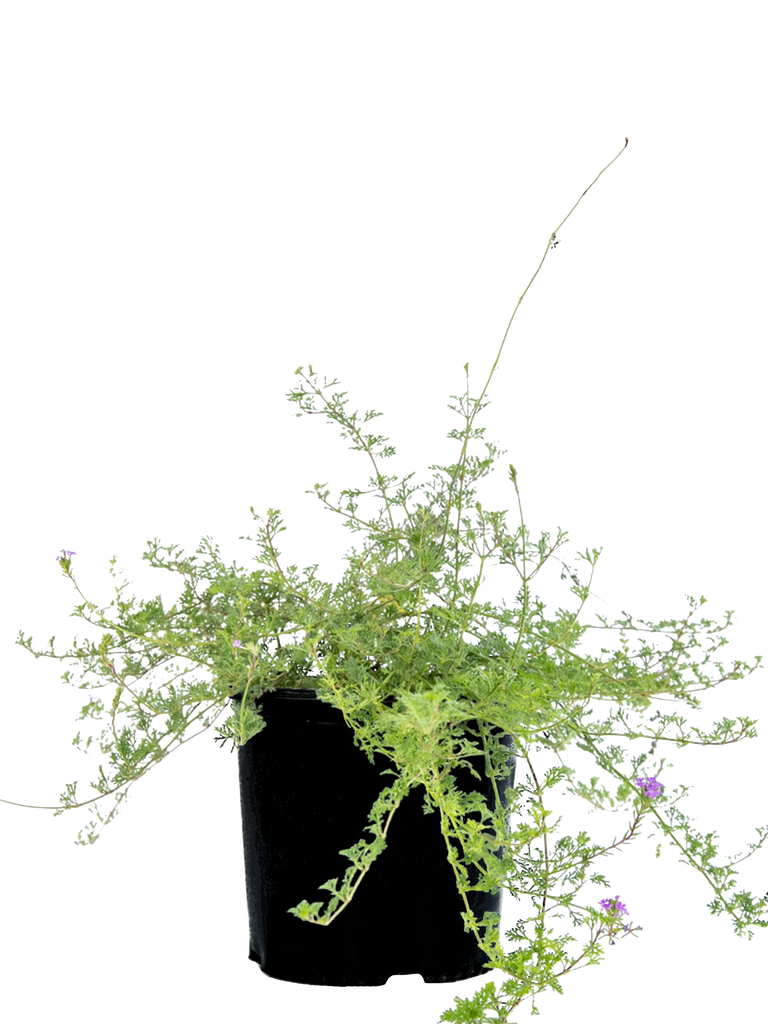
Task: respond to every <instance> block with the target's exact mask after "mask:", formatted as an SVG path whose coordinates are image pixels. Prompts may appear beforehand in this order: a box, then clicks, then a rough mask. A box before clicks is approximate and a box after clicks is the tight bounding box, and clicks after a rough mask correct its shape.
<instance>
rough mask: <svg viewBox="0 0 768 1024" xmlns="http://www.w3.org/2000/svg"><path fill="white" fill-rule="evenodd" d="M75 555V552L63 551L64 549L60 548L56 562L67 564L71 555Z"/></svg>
mask: <svg viewBox="0 0 768 1024" xmlns="http://www.w3.org/2000/svg"><path fill="white" fill-rule="evenodd" d="M76 554H77V552H76V551H65V550H64V548H62V549H61V554H60V555H56V561H57V562H68V561H69V560H70V558H71V557H72V555H76Z"/></svg>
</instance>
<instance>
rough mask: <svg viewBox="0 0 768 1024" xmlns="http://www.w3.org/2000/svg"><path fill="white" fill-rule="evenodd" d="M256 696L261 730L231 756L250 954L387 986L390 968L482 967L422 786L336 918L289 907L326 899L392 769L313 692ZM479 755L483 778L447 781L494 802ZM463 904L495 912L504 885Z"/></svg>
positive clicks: (340, 981) (465, 974) (318, 978)
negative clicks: (313, 917) (307, 916)
mask: <svg viewBox="0 0 768 1024" xmlns="http://www.w3.org/2000/svg"><path fill="white" fill-rule="evenodd" d="M260 706H261V711H262V714H263V716H264V718H265V719H266V721H267V727H266V728H265V729H263V730H262V732H260V733H258V734H257V735H256V736H254V737H253V738H252V739H251V740H249V742H248V743H246V744H245V746H243V747H241V748H240V750H239V754H238V756H239V768H240V798H241V805H242V812H243V842H244V848H245V878H246V889H247V896H248V916H249V925H250V953H249V957H250V959H251V960H255V961H256V963H258V964H259V965H260V966H261V969H262V971H263V972H264V973H265V974H267V975H269V976H270V977H272V978H279V979H281V980H283V981H293V982H301V983H304V984H309V985H383V984H385V983H386V981H387V979H388V978H389V977H391V976H392V975H393V974H421V975H422V977H423V978H424V981H426V982H447V981H461V980H463V979H465V978H473V977H476V976H477V975H480V974H484V973H486V972H487V969H486V968H484V967H483V963H484V961H485V956H484V954H483V953H482V951H481V950H480V949H479V947H478V945H477V942H476V939H475V937H474V935H473V934H472V933H470V932H466V931H464V924H463V921H462V919H461V916H460V914H461V911H462V910H463V909H464V905H463V903H462V900H461V897H460V896H459V893H458V891H457V889H456V883H455V879H454V874H453V870H452V869H451V867H450V865H449V864H448V861H447V859H446V848H445V840H444V838H443V836H442V833H441V831H440V815H439V812H438V811H434V812H432V813H430V814H425V813H424V811H423V805H424V789H423V787H421V786H419V787H417V788H416V789H414V790H412V791H411V792H410V793H409V794H408V795H407V797H406V798H405V799H404V800H403V802H402V804H401V805H400V807H399V808H398V809H397V811H396V812H395V815H394V817H393V819H392V823H391V825H390V828H389V833H388V840H387V848H386V849H385V850H384V851H383V853H381V854H380V856H379V857H378V858H377V860H376V861H375V862H374V863H373V865H372V866H371V869H370V871H369V872H368V874H367V875H366V877H365V878H364V879H363V881H362V884H361V886H360V888H359V889H358V891H357V892H356V894H355V896H354V898H353V899H352V901H351V903H350V904H349V905H348V906H347V907H346V908H345V909H344V910H343V911H342V913H341V914H340V915H339V917H338V918H336V919H335V920H334V921H332V922H331V923H330V924H329V925H316V924H310V923H308V922H306V921H301V920H299V919H298V918H297V917H296V916H295V915H293V914H289V913H287V910H288V908H289V907H293V906H296V904H297V903H299V901H300V900H302V899H306V900H308V901H309V902H310V903H312V902H314V901H316V900H322V902H323V903H324V904H325V903H326V902H327V900H328V899H329V898H330V894H329V893H328V892H327V891H326V890H318V889H317V887H318V885H320V884H322V883H323V882H325V881H326V880H327V879H329V878H337V877H341V876H343V874H344V871H345V870H346V868H347V867H348V865H349V861H348V860H346V859H345V858H343V857H341V856H340V855H339V850H342V849H345V848H347V847H349V846H352V845H354V844H355V843H356V842H357V841H358V840H359V839H361V838H362V836H363V834H364V833H363V829H364V827H365V825H366V824H367V817H368V812H369V811H370V808H371V806H372V804H373V802H374V800H375V799H376V797H377V796H378V795H379V793H380V791H381V790H382V789H383V787H384V786H385V785H389V784H390V780H391V779H392V778H393V776H386V775H385V776H382V775H380V772H381V771H382V769H384V768H387V767H391V764H390V762H388V761H387V759H386V758H378V757H377V760H376V763H375V764H374V765H372V764H371V763H370V761H369V760H368V759H367V757H366V756H365V754H363V753H362V751H361V750H360V749H359V748H358V747H356V746H355V745H354V740H353V733H352V730H351V729H350V728H349V727H348V726H347V725H346V723H345V722H344V719H343V717H342V715H341V712H339V711H338V710H337V709H336V708H333V707H331V706H330V705H328V704H325V703H323V702H322V701H319V700H318V699H317V698H316V697H315V695H314V692H313V691H312V690H289V689H285V690H277V691H274V692H272V693H269V694H266V695H265V696H264V697H263V698H262V701H261V705H260ZM510 745H511V741H510ZM476 761H477V763H476V765H475V767H476V769H477V770H478V772H479V773H480V774H481V776H482V782H480V781H478V780H477V779H476V778H474V777H473V776H472V774H471V773H470V772H469V771H468V770H467V769H460V770H459V771H458V772H457V773H456V782H457V785H458V786H459V787H460V788H461V789H462V790H463V791H464V792H470V791H471V790H474V789H476V790H479V791H480V792H483V793H484V794H485V796H486V798H487V799H490V798H491V797H492V789H491V787H490V782H489V781H488V780H487V779H485V776H484V774H483V760H482V758H477V759H476ZM513 782H514V757H513V756H512V754H511V751H510V775H509V785H512V784H513ZM368 835H369V834H368ZM470 906H471V908H472V910H473V911H474V913H475V914H476V915H477V917H478V919H479V920H480V919H482V916H483V914H484V913H485V911H486V910H491V911H496V912H500V909H501V894H500V893H498V892H497V893H484V892H473V893H471V894H470Z"/></svg>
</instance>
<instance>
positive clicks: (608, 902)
mask: <svg viewBox="0 0 768 1024" xmlns="http://www.w3.org/2000/svg"><path fill="white" fill-rule="evenodd" d="M600 906H601V907H602V908H603V910H605V911H606V913H608V914H613V915H614V916H615V917H619V916H620V915H621V914H626V913H628V911H627V908H626V907H625V906H624V904H623V903H622V902H621V901H620V900H619V897H618V896H614V898H613V899H605V900H600Z"/></svg>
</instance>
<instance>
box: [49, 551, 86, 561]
mask: <svg viewBox="0 0 768 1024" xmlns="http://www.w3.org/2000/svg"><path fill="white" fill-rule="evenodd" d="M79 554H80V552H79V551H78V550H77V548H57V549H56V553H55V555H54V556H53V561H54V562H60V560H61V558H63V557H68V558H77V556H78V555H79Z"/></svg>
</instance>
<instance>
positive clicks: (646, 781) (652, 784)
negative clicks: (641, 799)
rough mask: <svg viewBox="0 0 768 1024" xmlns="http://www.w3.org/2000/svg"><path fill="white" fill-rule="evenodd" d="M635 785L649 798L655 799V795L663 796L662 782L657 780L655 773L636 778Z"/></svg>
mask: <svg viewBox="0 0 768 1024" xmlns="http://www.w3.org/2000/svg"><path fill="white" fill-rule="evenodd" d="M635 785H636V786H637V787H638V789H640V790H641V791H642V792H643V793H644V794H645V796H647V797H648V799H649V800H653V799H654V797H657V796H661V791H662V790H663V789H664V787H663V786H662V784H661V783H660V782H658V781H657V780H656V776H655V775H646V777H645V778H643V779H641V778H637V779H635Z"/></svg>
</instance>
